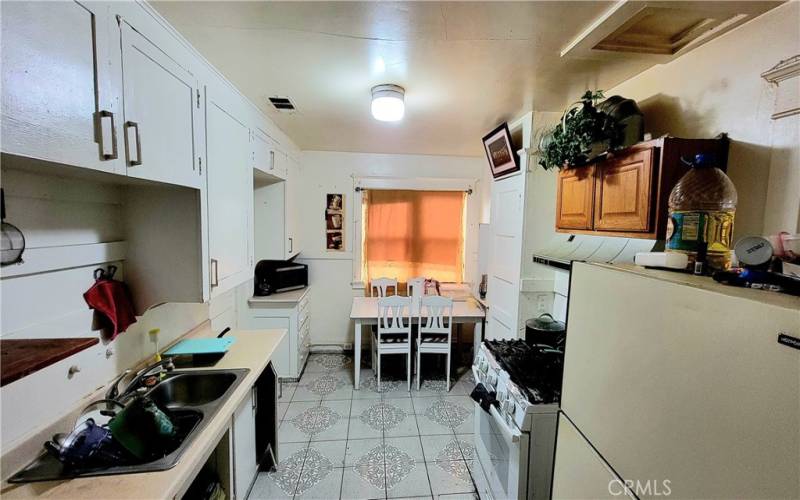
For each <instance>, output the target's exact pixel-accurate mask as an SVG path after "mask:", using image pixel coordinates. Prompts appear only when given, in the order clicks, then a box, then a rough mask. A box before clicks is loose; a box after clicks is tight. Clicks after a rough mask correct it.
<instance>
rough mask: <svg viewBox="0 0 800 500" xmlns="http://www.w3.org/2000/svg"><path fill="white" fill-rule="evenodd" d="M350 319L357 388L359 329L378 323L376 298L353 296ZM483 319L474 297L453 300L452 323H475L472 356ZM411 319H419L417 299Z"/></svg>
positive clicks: (480, 307) (358, 380) (359, 368)
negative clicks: (352, 324) (352, 328)
mask: <svg viewBox="0 0 800 500" xmlns="http://www.w3.org/2000/svg"><path fill="white" fill-rule="evenodd" d="M350 319H352V320H353V323H355V339H354V341H353V349H354V351H355V352H354V359H353V370H354V384H355V388H356V389H358V387H359V383H360V375H361V329H362V327H364V326H366V325H377V324H378V298H377V297H353V307H352V308H351V309H350ZM485 319H486V311H485V310H484V308H483V306H481V305H480V304H479V303H478V302H477V301H476V300H475V299H474V298H468V299H466V300H456V301H453V324H464V323H473V324H474V325H475V333H474V335H473V337H474V338H473V346H474V350H473V356H474V354H475V353H477V352H478V349H480V346H481V341H482V340H483V322H484V320H485ZM411 320H412V322H413V323H417V322H418V320H419V302H418V301H414V302H413V305H412V307H411Z"/></svg>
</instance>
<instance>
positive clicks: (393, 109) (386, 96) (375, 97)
mask: <svg viewBox="0 0 800 500" xmlns="http://www.w3.org/2000/svg"><path fill="white" fill-rule="evenodd" d="M405 92H406V91H405V89H404V88H403V87H401V86H399V85H392V84H384V85H376V86H374V87H372V116H373V117H374V118H375V119H376V120H380V121H382V122H396V121H399V120H402V119H403V115H404V114H405V110H406V105H405V103H404V102H403V96H404V95H405Z"/></svg>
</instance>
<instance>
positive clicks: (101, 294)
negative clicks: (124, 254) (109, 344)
mask: <svg viewBox="0 0 800 500" xmlns="http://www.w3.org/2000/svg"><path fill="white" fill-rule="evenodd" d="M116 270H117V268H116V266H109V267H108V273H106V271H105V270H104V269H96V270H95V272H94V278H95V282H94V284H93V285H92V287H91V288H89V290H87V291H86V293H84V294H83V298H84V299H85V300H86V303H87V304H88V305H89V308H90V309H94V310H96V311H97V312H99V313H100V314H102V315H103V316H104V317H105V319H106V320H107V321H108V323H110V325H111V339H112V340H113V339H114V338H116V336H117V335H119V334H120V333H122V332H124V331H125V330H127V329H128V327H129V326H131V325H132V324H134V323H136V313H135V312H134V310H133V301H132V300H131V294H130V291H129V290H128V287H127V286H126V285H125V283H123V282H121V281H117V280H115V279H113V277H114V273H115V272H116Z"/></svg>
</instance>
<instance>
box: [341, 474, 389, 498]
mask: <svg viewBox="0 0 800 500" xmlns="http://www.w3.org/2000/svg"><path fill="white" fill-rule="evenodd" d="M356 469H357V468H356V467H347V468H345V469H344V477H343V478H342V496H341V498H342V500H356V499H358V500H362V499H376V498H386V489H385V488H383V487H380V488H379V487H376V486H373V485H372V484H370V483H369V482H368V481H367V480H366V479H363V477H362V475H366V474H368V471H367V470H366V468H365V467H360V468H358V470H359V471H360V472H361V474H358V473H357V472H356Z"/></svg>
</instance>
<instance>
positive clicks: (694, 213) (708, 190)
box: [666, 154, 738, 272]
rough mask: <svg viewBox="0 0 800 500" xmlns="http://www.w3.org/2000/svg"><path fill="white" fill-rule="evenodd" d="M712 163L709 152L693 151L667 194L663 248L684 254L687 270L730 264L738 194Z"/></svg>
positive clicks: (713, 267)
mask: <svg viewBox="0 0 800 500" xmlns="http://www.w3.org/2000/svg"><path fill="white" fill-rule="evenodd" d="M715 163H716V160H715V159H714V157H713V156H712V155H709V154H699V155H696V156H695V157H694V161H693V162H692V163H691V169H690V170H689V171H688V172H687V173H686V174H685V175H684V176H683V177H681V178H680V180H679V181H678V183H677V184H675V187H674V188H672V192H671V193H670V195H669V220H668V221H667V245H666V251H667V252H679V253H684V254H686V255H687V256H688V257H689V266H688V270H695V272H697V271H698V270H702V271H703V272H706V271H708V272H711V271H719V270H725V269H729V268H730V267H731V246H732V241H731V239H732V237H733V219H734V216H735V214H736V202H737V198H738V197H737V194H736V187H735V186H734V185H733V182H731V180H730V178H728V176H727V175H725V172H723V171H722V170H720V169H719V168H717V167H716V164H715Z"/></svg>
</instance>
